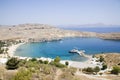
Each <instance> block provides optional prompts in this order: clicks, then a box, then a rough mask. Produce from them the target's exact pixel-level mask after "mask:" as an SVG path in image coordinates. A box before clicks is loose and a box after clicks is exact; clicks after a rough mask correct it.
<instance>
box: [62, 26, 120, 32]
mask: <svg viewBox="0 0 120 80" xmlns="http://www.w3.org/2000/svg"><path fill="white" fill-rule="evenodd" d="M62 28H63V29H67V30H77V31H90V32H98V33H108V32H120V26H119V27H103V26H102V27H101V26H100V27H62Z"/></svg>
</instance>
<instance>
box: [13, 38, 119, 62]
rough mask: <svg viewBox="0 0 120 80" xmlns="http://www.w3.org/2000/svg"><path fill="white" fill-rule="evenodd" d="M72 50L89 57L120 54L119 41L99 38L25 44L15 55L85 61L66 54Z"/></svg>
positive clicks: (77, 56)
mask: <svg viewBox="0 0 120 80" xmlns="http://www.w3.org/2000/svg"><path fill="white" fill-rule="evenodd" d="M73 48H78V49H80V50H85V51H86V54H89V55H91V54H97V53H101V52H120V41H113V40H102V39H99V38H65V39H63V40H61V41H52V42H42V43H40V42H36V43H27V44H24V45H21V46H20V47H19V48H17V50H16V52H15V55H16V56H26V57H49V58H55V57H56V56H60V57H61V59H64V60H74V61H83V60H86V58H84V57H80V56H79V55H77V54H70V53H68V51H69V50H71V49H73Z"/></svg>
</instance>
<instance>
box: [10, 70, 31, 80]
mask: <svg viewBox="0 0 120 80" xmlns="http://www.w3.org/2000/svg"><path fill="white" fill-rule="evenodd" d="M31 76H32V73H31V72H30V71H29V70H26V69H23V68H21V69H20V70H19V71H18V72H17V74H16V75H15V76H14V77H13V79H12V80H30V79H31Z"/></svg>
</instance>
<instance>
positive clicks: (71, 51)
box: [69, 49, 78, 53]
mask: <svg viewBox="0 0 120 80" xmlns="http://www.w3.org/2000/svg"><path fill="white" fill-rule="evenodd" d="M77 52H78V50H77V49H72V50H70V51H69V53H77Z"/></svg>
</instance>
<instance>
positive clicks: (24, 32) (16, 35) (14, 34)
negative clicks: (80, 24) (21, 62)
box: [0, 24, 120, 42]
mask: <svg viewBox="0 0 120 80" xmlns="http://www.w3.org/2000/svg"><path fill="white" fill-rule="evenodd" d="M65 37H99V38H102V39H115V40H118V39H120V33H102V34H100V33H95V32H80V31H71V30H63V29H59V28H56V27H53V26H50V25H45V24H20V25H13V26H7V27H4V26H1V27H0V39H1V40H6V39H12V40H13V39H15V40H16V39H22V40H24V41H31V42H38V41H51V40H59V39H62V38H65Z"/></svg>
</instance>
